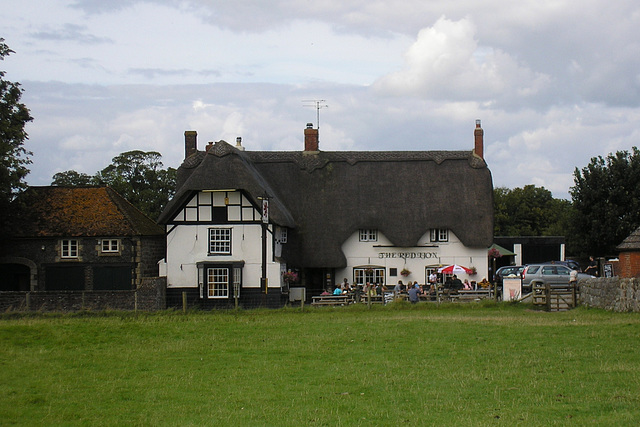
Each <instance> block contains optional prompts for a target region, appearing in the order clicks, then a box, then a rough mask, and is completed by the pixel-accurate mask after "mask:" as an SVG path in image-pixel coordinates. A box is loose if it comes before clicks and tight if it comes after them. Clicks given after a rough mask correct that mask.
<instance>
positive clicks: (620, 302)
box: [579, 277, 640, 312]
mask: <svg viewBox="0 0 640 427" xmlns="http://www.w3.org/2000/svg"><path fill="white" fill-rule="evenodd" d="M579 285H580V304H582V305H585V306H587V307H597V308H602V309H605V310H610V311H618V312H625V311H640V279H638V278H623V277H612V278H604V277H599V278H596V279H586V280H580V283H579Z"/></svg>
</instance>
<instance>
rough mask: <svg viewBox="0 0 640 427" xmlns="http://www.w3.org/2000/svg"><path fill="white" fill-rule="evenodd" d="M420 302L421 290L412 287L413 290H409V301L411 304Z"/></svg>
mask: <svg viewBox="0 0 640 427" xmlns="http://www.w3.org/2000/svg"><path fill="white" fill-rule="evenodd" d="M419 300H420V288H417V287H415V286H412V287H411V289H409V301H411V304H415V303H417V302H418V301H419Z"/></svg>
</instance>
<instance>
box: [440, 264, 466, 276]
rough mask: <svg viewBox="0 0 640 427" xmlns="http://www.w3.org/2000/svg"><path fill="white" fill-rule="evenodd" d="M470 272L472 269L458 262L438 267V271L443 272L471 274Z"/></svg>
mask: <svg viewBox="0 0 640 427" xmlns="http://www.w3.org/2000/svg"><path fill="white" fill-rule="evenodd" d="M471 272H472V270H471V269H470V268H467V267H463V266H461V265H458V264H451V265H447V266H446V267H440V268H439V269H438V273H444V274H461V273H466V274H471Z"/></svg>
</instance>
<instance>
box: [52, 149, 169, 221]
mask: <svg viewBox="0 0 640 427" xmlns="http://www.w3.org/2000/svg"><path fill="white" fill-rule="evenodd" d="M161 158H162V155H161V154H160V153H158V152H155V151H149V152H144V151H140V150H134V151H127V152H125V153H121V154H119V155H117V156H116V157H114V158H113V159H112V164H110V165H109V166H107V167H106V168H104V169H102V170H101V171H100V172H98V173H96V174H95V175H94V176H93V177H89V176H88V175H86V174H82V173H78V172H76V171H66V172H61V173H58V174H56V175H54V177H53V182H52V185H69V186H82V185H87V184H92V185H108V186H109V187H111V188H113V189H114V190H115V191H117V192H118V193H119V194H120V195H121V196H122V197H124V198H125V199H127V200H128V201H129V202H130V203H131V204H132V205H134V206H136V207H137V208H138V209H140V210H141V211H142V212H144V213H145V214H147V215H148V216H149V217H150V218H152V219H157V218H158V216H160V213H161V212H162V209H163V208H164V206H165V205H166V204H167V202H168V201H169V199H170V198H171V197H173V194H174V193H175V186H176V170H175V169H174V168H168V169H163V168H162V166H163V165H162V161H161V160H160V159H161ZM87 178H89V180H88V182H87Z"/></svg>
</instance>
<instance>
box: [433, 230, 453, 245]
mask: <svg viewBox="0 0 640 427" xmlns="http://www.w3.org/2000/svg"><path fill="white" fill-rule="evenodd" d="M431 241H432V242H448V241H449V230H447V229H446V228H432V229H431Z"/></svg>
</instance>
